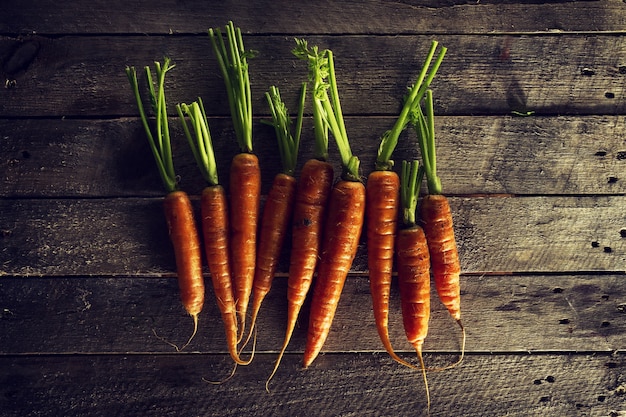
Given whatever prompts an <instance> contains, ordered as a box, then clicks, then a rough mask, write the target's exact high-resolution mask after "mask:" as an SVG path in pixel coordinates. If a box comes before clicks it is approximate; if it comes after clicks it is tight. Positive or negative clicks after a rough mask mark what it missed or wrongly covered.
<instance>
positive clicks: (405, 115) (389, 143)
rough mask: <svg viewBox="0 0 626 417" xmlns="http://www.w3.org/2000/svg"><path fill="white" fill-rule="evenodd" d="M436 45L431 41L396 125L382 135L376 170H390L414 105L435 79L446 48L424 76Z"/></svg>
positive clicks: (440, 52)
mask: <svg viewBox="0 0 626 417" xmlns="http://www.w3.org/2000/svg"><path fill="white" fill-rule="evenodd" d="M438 45H439V43H438V42H437V41H432V43H431V46H430V50H429V52H428V55H427V56H426V60H425V61H424V64H423V66H422V69H421V71H420V74H419V75H418V77H417V80H416V81H415V83H414V84H413V86H412V87H411V88H410V90H409V95H408V97H407V98H406V100H405V101H404V105H403V107H402V110H401V111H400V115H399V116H398V119H397V120H396V123H395V124H394V125H393V127H392V128H391V130H388V131H387V132H385V134H384V135H383V137H382V139H381V143H380V147H379V148H378V156H377V158H376V169H380V170H388V169H391V167H392V166H393V161H391V154H392V153H393V151H394V149H395V148H396V145H397V144H398V138H399V137H400V134H401V133H402V132H403V131H404V129H405V128H406V127H407V125H408V124H409V121H410V115H411V112H412V111H415V106H416V104H415V103H419V102H420V101H421V100H422V98H423V96H424V94H425V93H426V90H427V89H428V87H429V86H430V84H431V83H432V80H433V79H434V78H435V74H436V73H437V70H438V69H439V67H440V65H441V62H442V61H443V58H444V56H445V54H446V51H447V48H445V47H442V48H441V50H440V51H439V54H438V56H437V59H436V60H435V62H434V64H433V66H432V67H431V69H430V71H429V72H428V76H426V73H427V71H428V67H429V66H430V64H431V62H432V60H433V57H434V55H435V51H436V50H437V46H438Z"/></svg>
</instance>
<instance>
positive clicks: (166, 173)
mask: <svg viewBox="0 0 626 417" xmlns="http://www.w3.org/2000/svg"><path fill="white" fill-rule="evenodd" d="M154 65H155V72H156V79H157V81H156V84H157V85H158V87H157V88H156V89H155V86H154V82H153V78H152V73H151V71H150V67H148V66H146V67H145V68H144V70H145V74H146V78H147V80H148V87H149V96H150V104H151V107H152V111H153V113H154V115H155V117H156V126H155V131H154V132H153V131H152V128H151V127H150V124H149V123H148V117H147V115H146V112H145V110H144V106H143V103H142V101H141V94H140V93H139V84H138V82H137V71H136V70H135V67H131V66H127V67H126V75H127V76H128V80H129V82H130V85H131V88H132V89H133V93H134V95H135V100H136V101H137V107H138V109H139V115H140V116H141V121H142V123H143V127H144V130H145V132H146V135H147V136H148V141H149V143H150V148H151V149H152V154H153V155H154V159H155V161H156V164H157V168H158V169H159V174H160V176H161V179H162V181H163V184H164V185H165V189H166V190H167V191H168V192H172V191H174V190H176V189H177V187H178V184H177V179H176V173H175V172H174V163H173V158H172V147H171V142H170V132H169V126H168V122H167V108H166V103H165V90H164V85H165V74H166V73H167V72H168V71H169V70H171V69H172V68H174V65H172V64H171V61H170V59H169V58H167V57H166V58H165V59H164V61H163V64H162V65H161V63H159V62H155V63H154Z"/></svg>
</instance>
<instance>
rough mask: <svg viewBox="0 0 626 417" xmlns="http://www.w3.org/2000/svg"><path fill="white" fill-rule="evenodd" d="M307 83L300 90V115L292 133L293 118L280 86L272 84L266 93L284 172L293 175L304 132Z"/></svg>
mask: <svg viewBox="0 0 626 417" xmlns="http://www.w3.org/2000/svg"><path fill="white" fill-rule="evenodd" d="M306 88H307V84H306V83H302V88H301V90H300V102H299V107H298V117H297V119H296V130H295V132H294V133H293V134H292V133H291V118H290V117H289V112H288V110H287V106H285V103H284V102H283V101H282V99H281V97H280V91H279V90H278V87H275V86H271V87H270V90H269V91H268V92H267V93H265V98H266V99H267V102H268V104H269V106H270V112H271V114H272V122H271V123H269V124H271V125H272V126H274V130H275V131H276V137H277V139H278V150H279V152H280V159H281V162H282V165H283V172H284V173H285V174H287V175H291V176H293V175H294V173H295V171H296V165H297V162H298V149H299V147H300V135H301V133H302V119H303V117H304V104H305V99H306Z"/></svg>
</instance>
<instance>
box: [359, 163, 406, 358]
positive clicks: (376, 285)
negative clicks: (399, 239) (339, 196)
mask: <svg viewBox="0 0 626 417" xmlns="http://www.w3.org/2000/svg"><path fill="white" fill-rule="evenodd" d="M366 198H367V200H366V204H365V209H366V221H367V251H368V256H367V258H368V269H369V277H370V292H371V294H372V309H373V311H374V320H375V322H376V330H377V331H378V335H379V337H380V340H381V341H382V343H383V346H384V347H385V350H386V351H387V353H388V354H389V355H390V356H391V358H392V359H394V360H395V361H396V362H398V363H400V364H402V365H404V366H408V367H410V368H416V367H415V365H413V364H411V363H409V362H407V361H405V360H404V359H402V358H400V357H399V356H398V355H397V354H396V352H395V351H394V349H393V346H392V345H391V340H390V339H389V327H388V324H389V294H390V290H391V279H392V272H393V256H394V245H395V238H396V229H397V223H398V221H397V220H398V210H399V203H400V201H399V200H400V178H399V176H398V174H396V173H395V172H394V171H373V172H372V173H371V174H370V175H369V176H368V179H367V186H366Z"/></svg>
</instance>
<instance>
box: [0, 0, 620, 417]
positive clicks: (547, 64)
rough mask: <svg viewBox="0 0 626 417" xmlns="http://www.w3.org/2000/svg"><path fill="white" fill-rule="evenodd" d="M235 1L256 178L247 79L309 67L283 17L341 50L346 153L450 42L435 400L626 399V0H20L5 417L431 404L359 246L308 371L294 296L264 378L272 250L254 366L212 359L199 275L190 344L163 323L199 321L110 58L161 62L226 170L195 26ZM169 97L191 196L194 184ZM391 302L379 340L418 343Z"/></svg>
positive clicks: (448, 407) (2, 299) (4, 319)
mask: <svg viewBox="0 0 626 417" xmlns="http://www.w3.org/2000/svg"><path fill="white" fill-rule="evenodd" d="M130 3H132V4H130ZM228 20H233V21H234V22H235V24H236V25H238V26H240V27H241V28H242V30H243V32H244V42H245V43H246V45H247V46H248V47H249V48H251V49H256V50H258V51H259V54H258V56H257V57H256V58H255V59H254V60H253V61H251V64H250V71H251V72H250V75H251V79H252V91H253V100H254V102H253V106H254V107H253V109H254V113H255V117H256V123H255V125H254V132H255V135H254V143H255V150H256V152H257V153H258V154H259V158H260V160H261V163H262V173H263V192H264V193H266V192H267V190H268V189H269V185H270V182H271V178H272V177H273V175H274V174H276V173H277V170H278V166H279V160H278V153H277V149H276V141H275V137H274V132H273V130H272V129H271V128H269V127H268V126H265V125H264V124H263V123H261V121H262V119H263V118H266V117H268V108H267V105H266V104H265V102H264V98H263V93H264V92H265V91H266V90H267V89H268V88H269V86H270V85H277V86H278V87H279V88H280V89H281V93H282V95H283V97H284V99H285V101H286V102H287V104H288V105H290V104H291V106H295V101H296V96H297V91H298V87H299V84H300V82H301V81H302V80H303V79H304V78H305V76H306V68H305V67H304V66H303V63H302V62H298V61H297V60H295V59H294V57H293V56H291V54H290V49H291V48H292V47H293V45H294V43H293V38H294V37H296V36H298V37H305V38H306V39H308V40H309V42H310V43H314V44H318V45H320V46H321V47H327V48H331V49H332V50H333V52H334V54H335V60H336V65H337V76H338V83H339V90H340V94H341V98H342V105H343V108H344V113H345V114H346V125H347V130H348V134H349V136H350V138H351V142H352V144H353V150H354V152H355V154H357V155H358V156H359V157H360V158H361V160H362V173H363V175H364V176H366V175H367V174H368V173H369V172H370V171H371V169H372V166H373V161H374V158H375V152H376V148H377V145H378V140H379V138H380V135H381V134H382V133H383V132H384V131H385V130H387V129H388V128H389V127H390V126H391V125H392V124H393V121H394V118H395V115H396V114H397V112H398V111H399V108H400V103H401V99H402V95H403V94H404V92H405V89H406V86H407V85H408V84H410V83H411V82H412V80H413V78H414V77H415V76H416V75H417V72H418V71H419V67H420V65H421V61H422V59H423V56H424V54H425V52H426V51H427V49H428V46H429V44H430V41H431V40H433V39H436V40H438V41H439V42H440V43H441V44H443V45H445V46H446V47H448V48H449V51H448V54H447V56H446V58H445V60H444V63H443V65H442V67H441V69H440V71H439V73H438V75H437V78H436V79H435V82H434V84H433V90H434V93H435V111H436V113H437V121H436V129H437V136H438V161H439V166H440V168H439V169H440V171H441V172H440V174H441V178H442V181H443V184H444V188H445V190H446V193H447V194H449V195H450V201H451V205H452V208H453V211H454V220H455V232H456V235H457V240H458V244H459V251H460V256H461V263H462V272H463V274H462V278H461V286H462V308H463V315H464V322H465V325H466V326H467V346H466V347H467V353H466V357H465V360H464V362H463V363H462V365H461V366H459V367H457V368H455V369H452V370H448V371H445V372H430V373H429V382H430V391H431V397H432V406H431V415H432V416H452V415H455V416H520V417H521V416H547V415H550V416H611V417H618V416H625V415H626V405H625V404H626V359H625V354H626V210H625V209H626V139H625V138H626V118H625V116H624V115H625V114H626V108H625V104H624V103H626V100H625V99H626V36H624V35H625V34H626V6H625V4H624V2H622V1H621V0H598V1H560V2H541V1H531V2H525V1H486V0H481V1H452V0H450V1H448V0H438V1H437V0H432V1H424V2H418V1H401V2H391V1H350V2H348V1H346V2H331V1H314V2H304V3H302V4H300V3H299V2H286V1H280V0H274V1H254V2H234V1H225V2H200V1H152V2H147V1H139V2H127V1H126V2H122V1H106V2H105V1H100V0H92V1H90V2H86V1H68V2H62V4H59V2H52V1H47V0H46V1H35V0H26V1H21V2H11V4H4V5H3V6H2V12H1V13H0V72H1V73H2V81H3V87H2V88H0V156H1V159H0V416H2V417H4V416H11V417H13V416H60V415H63V416H111V415H117V416H170V415H171V416H174V415H176V416H415V415H426V407H425V406H426V400H425V396H424V390H423V385H422V381H421V376H420V375H419V373H416V372H415V371H412V370H410V369H407V368H405V367H402V366H400V365H398V364H397V363H395V362H393V361H392V360H391V359H390V358H389V357H388V355H387V354H386V353H384V351H383V348H382V345H381V343H380V340H379V338H378V336H377V333H376V329H375V325H374V321H373V317H372V311H371V300H370V293H369V281H368V271H367V258H366V251H365V246H364V245H363V244H362V245H361V247H360V248H359V253H358V255H357V259H356V260H355V262H354V265H353V268H352V270H351V274H350V275H349V277H348V280H347V283H346V287H345V289H344V291H343V294H342V298H341V301H340V304H339V308H338V311H337V316H336V318H335V321H334V323H333V327H332V329H331V333H330V335H329V338H328V340H327V342H326V344H325V346H324V349H323V353H322V355H321V356H320V357H319V358H318V359H317V360H316V361H315V362H314V363H313V365H312V366H311V367H310V368H308V369H306V370H303V369H301V359H302V351H303V349H304V343H305V336H306V335H305V331H306V323H307V318H308V303H307V304H305V309H304V311H303V313H302V315H301V318H300V325H299V327H298V328H297V329H296V333H295V335H294V338H293V340H292V343H291V344H290V347H289V350H288V352H287V355H286V357H285V359H284V360H283V364H282V366H281V368H280V369H279V371H278V373H277V375H276V377H275V378H274V380H273V383H272V391H271V393H270V394H268V393H266V391H265V387H264V383H265V380H266V378H267V376H268V375H269V373H270V371H271V369H272V366H273V362H274V360H275V358H276V353H277V350H278V349H279V347H280V343H281V341H282V336H283V332H284V325H285V318H286V317H285V316H286V299H285V293H286V288H287V279H286V271H287V263H288V257H289V248H286V249H285V251H284V253H283V258H282V261H281V265H280V268H279V273H278V276H277V278H276V280H275V282H274V285H273V287H272V291H271V292H270V294H269V296H268V299H267V301H266V302H265V303H264V306H263V309H262V311H261V316H260V318H259V323H258V326H259V329H258V343H257V352H256V356H255V359H254V361H253V362H252V364H251V365H249V366H246V367H239V368H238V369H237V373H236V375H235V377H233V378H232V379H231V380H229V381H227V382H225V383H223V384H220V385H214V384H210V383H209V382H208V381H216V380H221V379H223V378H225V377H226V376H227V375H228V374H229V372H230V371H231V369H232V362H231V360H230V357H229V356H228V354H227V353H226V351H225V342H224V337H223V331H222V325H221V321H220V319H219V313H218V310H217V306H216V304H215V299H214V296H213V291H212V289H211V288H210V286H209V288H208V289H207V298H206V299H207V301H206V304H205V308H204V310H203V312H202V313H201V315H200V328H199V331H198V334H197V336H196V338H195V339H194V340H193V342H192V343H191V345H190V346H189V347H188V348H187V349H186V350H185V351H183V352H176V351H175V350H174V349H173V348H172V347H171V346H170V345H168V344H166V343H164V341H163V339H166V340H169V341H172V342H174V343H182V342H184V341H185V340H186V338H187V337H188V335H189V332H190V331H191V320H190V319H189V318H188V317H187V316H186V314H185V312H184V310H183V308H182V306H181V305H180V302H179V298H178V290H177V283H176V275H175V267H174V260H173V254H172V250H171V245H170V242H169V240H168V236H167V231H166V229H165V222H164V219H163V216H162V206H161V201H162V197H163V189H162V185H161V182H160V180H159V178H158V173H157V170H156V167H155V165H154V161H153V159H152V156H151V154H150V149H149V146H148V144H147V141H146V139H145V136H144V133H143V130H142V127H141V123H140V121H139V119H138V113H137V109H136V107H135V103H134V101H133V97H132V94H131V92H130V88H129V86H128V82H127V80H126V76H125V74H124V68H125V66H126V65H134V66H136V67H143V66H145V65H151V63H152V62H153V61H155V60H161V59H162V57H163V56H165V55H167V56H169V57H171V58H172V59H173V61H174V62H175V64H176V65H177V67H176V68H175V69H174V70H173V71H172V72H171V73H170V76H169V78H168V84H167V88H168V91H167V93H168V101H169V103H170V105H172V106H173V104H174V103H177V102H190V101H192V100H194V99H195V98H196V97H197V96H198V95H200V96H201V97H202V98H203V100H204V102H205V104H206V106H207V111H208V113H209V118H210V126H211V130H212V133H213V136H214V142H215V146H216V151H217V154H218V165H219V166H218V170H219V172H220V173H221V176H222V177H223V179H225V178H226V172H227V169H228V166H229V162H230V158H231V157H232V155H233V154H234V153H235V152H236V151H237V147H236V144H235V140H234V136H233V130H232V125H231V121H230V118H229V115H228V111H227V108H228V106H227V104H226V96H225V91H224V88H223V83H222V80H221V77H220V75H219V74H218V69H217V65H216V62H215V60H214V57H213V55H212V51H211V49H210V43H209V39H208V36H207V29H208V28H209V27H221V26H223V25H225V24H226V22H227V21H228ZM513 112H522V113H524V112H531V113H532V115H531V116H529V117H516V116H515V115H514V114H513ZM171 115H172V117H173V119H172V123H171V124H172V128H173V129H172V131H173V136H174V144H173V145H174V154H175V164H176V170H177V173H178V174H179V175H180V180H181V186H182V188H183V189H184V190H185V191H187V192H189V193H190V194H191V196H192V199H193V202H194V204H195V205H196V208H199V201H198V196H199V194H200V191H201V189H202V187H203V186H204V183H203V180H202V178H201V176H200V174H199V171H198V170H197V168H196V166H195V163H194V161H193V159H192V157H191V154H190V152H189V151H188V149H187V145H186V143H185V141H184V138H183V137H182V136H181V130H180V128H179V126H178V124H177V121H176V119H175V118H174V116H175V114H174V112H173V108H172V111H171ZM305 123H306V127H305V132H304V136H303V139H302V140H303V144H302V148H301V153H300V159H301V160H304V159H305V158H308V157H309V156H310V155H311V154H312V145H311V141H312V131H311V124H310V120H309V119H307V120H306V121H305ZM414 141H415V136H414V134H413V133H412V132H409V133H407V134H404V135H403V136H402V138H401V142H400V145H399V147H398V150H397V152H396V154H395V159H396V160H400V159H404V158H413V157H416V156H418V151H417V149H416V146H415V142H414ZM331 162H332V163H333V164H334V165H335V166H336V167H337V168H338V167H339V165H338V164H339V158H338V155H337V154H336V151H335V148H334V147H333V146H331ZM224 182H225V185H226V186H227V185H228V184H227V183H226V181H224ZM207 277H208V273H207ZM391 304H392V307H393V310H392V312H391V319H390V320H391V328H390V333H391V337H392V340H393V343H394V345H395V346H396V348H397V350H398V352H399V353H400V355H401V356H402V357H404V358H406V359H407V360H411V361H414V360H415V358H414V353H413V352H412V350H411V347H410V345H409V344H408V343H407V342H406V341H405V336H404V331H403V329H402V325H401V318H400V312H399V296H398V289H397V287H396V286H395V284H394V287H393V288H392V299H391ZM432 307H433V312H432V318H431V322H430V331H429V336H428V339H427V341H426V344H425V360H426V363H427V365H428V366H431V367H438V366H443V365H445V364H449V363H451V362H453V361H455V360H456V358H457V357H458V355H459V352H460V340H459V334H458V328H457V327H456V325H455V324H454V323H453V322H452V321H451V320H450V319H449V317H448V315H447V312H446V311H445V310H444V308H443V307H442V306H441V305H440V304H439V302H438V301H436V300H435V301H434V302H433V306H432Z"/></svg>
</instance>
